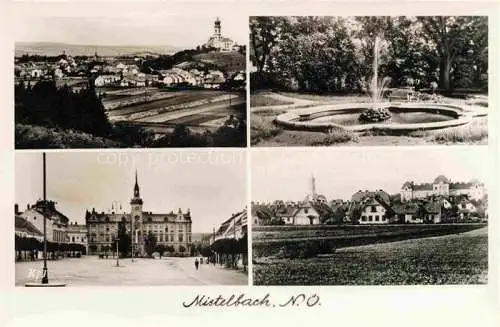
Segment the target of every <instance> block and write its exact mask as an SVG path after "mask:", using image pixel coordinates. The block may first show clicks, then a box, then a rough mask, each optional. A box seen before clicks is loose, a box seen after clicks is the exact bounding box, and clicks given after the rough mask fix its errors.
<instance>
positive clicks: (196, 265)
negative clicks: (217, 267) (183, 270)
mask: <svg viewBox="0 0 500 327" xmlns="http://www.w3.org/2000/svg"><path fill="white" fill-rule="evenodd" d="M199 264H200V262H199V261H198V258H196V260H195V261H194V266H195V267H196V270H198V265H199Z"/></svg>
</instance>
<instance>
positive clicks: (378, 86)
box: [359, 36, 392, 123]
mask: <svg viewBox="0 0 500 327" xmlns="http://www.w3.org/2000/svg"><path fill="white" fill-rule="evenodd" d="M379 44H380V39H379V38H378V36H377V37H375V44H374V46H373V64H372V67H373V76H372V82H371V87H370V90H369V91H370V92H369V94H370V97H371V100H372V107H371V108H368V109H366V110H365V111H363V112H362V113H361V114H360V115H359V121H361V122H366V123H376V122H381V121H385V120H388V119H390V118H391V116H392V114H391V112H390V111H389V110H388V109H387V108H386V107H385V106H382V105H381V103H382V96H383V93H384V90H385V89H386V87H387V85H388V84H389V82H390V81H391V79H390V78H389V77H384V78H383V79H382V81H381V82H379V80H378V64H379V63H378V62H379Z"/></svg>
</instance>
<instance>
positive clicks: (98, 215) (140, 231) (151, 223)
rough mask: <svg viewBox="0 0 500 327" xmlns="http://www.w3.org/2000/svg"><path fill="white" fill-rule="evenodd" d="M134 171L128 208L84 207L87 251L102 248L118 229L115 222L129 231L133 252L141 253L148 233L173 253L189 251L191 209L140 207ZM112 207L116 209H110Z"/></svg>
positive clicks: (181, 253)
mask: <svg viewBox="0 0 500 327" xmlns="http://www.w3.org/2000/svg"><path fill="white" fill-rule="evenodd" d="M143 203H144V202H143V200H142V198H141V196H140V190H139V183H138V178H137V172H136V174H135V185H134V191H133V197H132V199H131V200H130V212H128V213H127V212H125V211H123V212H118V211H121V206H120V208H112V211H111V212H109V213H104V212H96V210H95V208H94V209H92V211H89V210H87V211H86V213H85V221H86V225H87V231H88V248H89V253H90V254H96V253H100V252H103V251H105V249H107V248H109V247H110V245H111V243H112V242H113V239H114V237H115V236H116V235H117V233H118V224H119V223H120V222H121V223H125V226H126V231H127V233H128V234H129V235H133V237H132V243H133V249H134V256H144V255H145V248H144V243H145V242H144V241H145V238H146V236H147V235H148V234H149V233H152V234H153V235H154V236H155V238H156V244H157V245H164V246H171V247H173V248H174V249H175V254H177V255H189V253H190V246H191V236H192V233H191V212H190V210H189V209H187V210H186V211H185V212H183V211H182V210H181V209H180V208H179V209H178V210H177V212H174V211H170V212H169V213H152V212H148V211H144V210H143ZM115 209H116V211H114V210H115Z"/></svg>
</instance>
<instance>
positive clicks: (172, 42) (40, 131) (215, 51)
mask: <svg viewBox="0 0 500 327" xmlns="http://www.w3.org/2000/svg"><path fill="white" fill-rule="evenodd" d="M19 18H20V19H19V20H17V21H16V24H18V25H19V26H15V27H14V28H13V31H15V32H14V33H15V37H16V39H15V41H16V43H15V57H14V73H15V81H14V82H15V83H14V84H15V145H16V149H48V148H55V149H57V148H132V147H151V148H159V147H161V148H163V147H245V146H246V133H247V132H246V131H247V127H246V126H247V123H246V122H247V119H246V91H245V89H246V42H247V38H248V37H247V28H248V25H247V24H246V22H245V21H244V20H242V19H237V18H236V17H217V16H213V17H212V16H194V15H190V16H175V15H171V14H168V13H166V12H159V13H155V14H154V15H151V16H147V17H142V16H133V17H128V16H126V17H117V16H116V15H115V16H110V17H106V18H105V19H103V18H102V17H97V16H96V17H93V16H83V15H82V16H81V17H64V16H62V17H61V16H55V15H54V16H47V15H41V14H40V15H36V13H33V12H31V13H30V15H27V16H26V17H19ZM21 18H23V19H21Z"/></svg>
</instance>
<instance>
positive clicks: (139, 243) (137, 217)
mask: <svg viewBox="0 0 500 327" xmlns="http://www.w3.org/2000/svg"><path fill="white" fill-rule="evenodd" d="M142 204H143V202H142V199H141V195H140V192H139V183H138V181H137V170H136V171H135V185H134V197H133V198H132V200H130V219H131V224H132V229H131V230H132V246H133V249H134V252H139V253H141V254H142V253H143V252H144V233H143V228H142ZM132 255H134V253H133V254H132Z"/></svg>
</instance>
